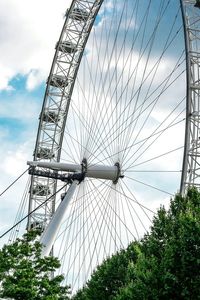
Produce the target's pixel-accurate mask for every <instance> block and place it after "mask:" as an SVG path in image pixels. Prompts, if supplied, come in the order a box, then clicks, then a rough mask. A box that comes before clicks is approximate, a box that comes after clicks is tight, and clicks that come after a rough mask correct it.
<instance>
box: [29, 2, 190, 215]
mask: <svg viewBox="0 0 200 300" xmlns="http://www.w3.org/2000/svg"><path fill="white" fill-rule="evenodd" d="M76 2H77V1H76V0H73V1H72V4H71V7H70V9H69V10H68V12H67V17H66V21H65V24H66V22H67V20H70V18H71V13H72V14H73V8H74V5H75V4H76ZM103 2H104V1H98V0H97V1H94V4H97V6H98V8H97V9H96V11H95V13H94V10H93V11H92V9H91V14H92V15H93V16H94V15H96V14H97V12H98V9H100V6H101V4H102V3H103ZM183 2H184V1H180V3H181V5H182V13H183V16H184V17H185V15H184V13H185V12H184V11H183ZM77 13H78V14H79V12H77ZM82 17H83V18H84V16H82V15H81V16H80V15H78V17H77V18H82ZM87 17H88V18H89V16H88V15H87ZM84 21H86V19H85V20H84ZM184 26H186V25H184ZM64 27H65V26H64ZM64 27H63V28H64ZM91 29H92V26H91V28H90V30H91ZM89 32H90V31H89ZM88 36H89V33H88ZM88 36H86V38H85V43H84V46H85V45H86V42H87V39H88ZM61 37H62V34H61ZM59 45H61V38H60V40H59V43H58V44H57V50H56V53H57V52H58V51H59V50H58V49H59ZM81 45H82V44H81ZM64 46H69V45H63V47H64ZM70 47H71V45H70ZM70 51H73V50H70ZM81 51H82V54H81V56H80V61H81V58H82V55H83V51H84V49H82V50H81ZM56 55H57V54H55V57H54V61H53V64H52V67H51V72H50V76H49V78H48V81H47V88H46V92H45V95H48V91H49V86H50V85H51V84H52V85H53V84H58V82H59V80H60V85H61V87H62V78H61V77H55V76H54V74H53V72H52V70H53V69H54V67H55V64H56V59H57V56H56ZM80 61H79V63H78V66H77V71H78V69H79V66H80ZM187 70H188V69H187ZM77 71H76V74H75V77H74V79H73V80H72V81H73V83H72V90H73V87H74V83H75V80H76V75H77ZM52 79H55V81H54V82H52ZM65 87H66V86H65ZM45 97H46V96H45ZM69 104H70V103H69ZM68 109H69V106H68V108H67V114H68ZM45 110H46V107H45V102H43V108H42V113H41V116H44V114H45ZM59 113H60V115H58V116H56V118H57V119H60V118H61V117H62V111H61V109H60V110H59ZM67 114H66V118H65V121H64V123H63V126H64V127H65V123H66V120H67ZM45 117H46V116H45ZM50 117H51V116H50ZM53 118H54V116H52V119H53ZM186 119H187V117H186ZM41 120H42V117H41ZM41 120H40V126H39V128H38V137H37V141H36V148H35V154H34V160H40V159H41V157H39V159H38V158H37V157H36V155H37V153H39V150H40V149H41V148H40V146H39V137H40V134H41V126H42V121H41ZM188 126H189V124H187V125H186V130H187V131H188V128H189V127H188ZM62 134H64V131H63V133H62ZM54 136H55V134H54ZM108 136H109V134H108ZM187 139H188V138H187ZM62 143H63V135H61V139H60V144H59V146H58V147H60V148H59V151H61V148H62ZM97 145H98V144H97ZM93 149H95V147H94V148H93ZM185 149H186V146H185ZM187 149H188V148H187ZM59 151H58V153H59V154H58V156H57V158H56V161H60V155H61V153H60V152H59ZM93 151H94V150H93ZM188 151H189V150H187V151H186V153H185V154H184V157H185V164H187V161H186V158H187V155H188ZM47 154H48V155H50V156H51V152H50V153H47ZM40 155H41V156H42V154H40ZM163 155H164V154H163ZM82 158H84V157H82ZM52 159H53V160H54V159H55V157H50V159H49V160H50V161H51V160H52ZM103 159H104V158H101V160H100V162H102V160H103ZM117 162H118V161H116V160H115V161H114V163H117ZM96 164H97V162H96ZM94 165H95V164H94ZM187 169H188V165H187V166H186V167H185V172H186V173H187V171H188V170H187ZM135 181H137V180H135ZM184 184H185V179H182V183H181V185H182V186H184V187H183V188H181V191H183V190H184V189H185V185H184ZM32 190H33V187H32ZM30 209H31V208H30ZM54 209H55V207H52V212H53V211H54ZM50 213H51V212H50Z"/></svg>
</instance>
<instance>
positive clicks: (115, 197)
mask: <svg viewBox="0 0 200 300" xmlns="http://www.w3.org/2000/svg"><path fill="white" fill-rule="evenodd" d="M199 7H200V4H198V2H197V1H193V0H191V1H187V0H185V1H178V0H177V1H170V0H169V1H166V0H159V1H151V0H150V1H141V0H140V1H139V0H135V1H132V0H124V1H121V0H120V1H119V0H104V1H103V0H73V1H72V3H71V6H70V8H69V9H68V10H67V11H66V15H65V22H64V26H63V29H62V32H61V35H60V38H59V41H58V42H57V44H56V50H55V56H54V59H53V63H52V66H51V70H50V74H49V77H48V79H47V83H46V91H45V95H44V102H43V106H42V110H41V114H40V116H39V127H38V133H37V138H36V146H35V150H34V158H33V161H30V162H28V164H29V166H30V169H29V173H30V175H31V186H30V198H29V220H28V228H29V229H30V228H34V227H40V228H42V229H43V234H42V237H41V242H42V243H43V245H44V249H43V255H48V254H49V252H50V251H53V252H54V254H55V255H56V256H58V257H59V259H60V261H61V264H62V266H61V270H60V272H61V273H63V274H64V275H65V278H66V283H67V284H70V285H71V286H72V288H74V289H77V288H79V287H81V286H82V285H83V284H84V282H86V280H87V279H88V278H89V276H90V274H91V273H92V272H93V270H94V269H95V267H96V266H97V265H98V264H100V263H101V262H102V261H103V259H105V258H106V257H108V256H109V255H112V253H115V252H116V251H118V250H120V249H121V248H125V247H126V246H127V245H128V244H129V243H130V242H131V241H133V240H137V239H139V238H141V237H142V235H143V233H144V232H145V231H146V230H148V228H149V226H150V224H151V221H152V218H153V215H154V212H156V209H157V208H159V206H160V205H161V204H165V203H166V201H167V199H168V200H169V199H170V197H172V196H173V195H174V193H176V192H177V191H180V192H181V193H184V192H185V190H186V189H187V187H188V186H189V185H191V184H192V185H196V186H197V187H198V186H199V184H200V180H199V174H200V171H199V145H200V139H199V136H200V135H199V91H200V84H199V62H200V42H199V32H200V31H199V29H200V25H199V24H200V23H199V19H200V10H199ZM32 212H33V213H32ZM52 249H53V250H52Z"/></svg>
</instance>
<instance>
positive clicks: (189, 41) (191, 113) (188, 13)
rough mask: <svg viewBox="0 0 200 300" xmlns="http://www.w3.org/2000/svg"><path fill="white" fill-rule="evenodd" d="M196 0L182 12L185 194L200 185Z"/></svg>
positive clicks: (199, 37)
mask: <svg viewBox="0 0 200 300" xmlns="http://www.w3.org/2000/svg"><path fill="white" fill-rule="evenodd" d="M195 3H196V1H193V0H190V1H189V0H183V1H181V4H182V15H183V23H184V27H185V44H186V63H187V66H186V69H187V106H186V135H185V147H184V148H185V149H184V160H183V171H182V179H181V188H180V190H181V193H182V194H184V193H185V191H186V190H187V188H188V186H190V185H193V186H197V187H198V188H199V185H200V159H199V157H200V89H199V86H200V73H199V70H200V9H199V8H198V7H195V6H194V4H195Z"/></svg>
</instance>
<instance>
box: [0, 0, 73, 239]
mask: <svg viewBox="0 0 200 300" xmlns="http://www.w3.org/2000/svg"><path fill="white" fill-rule="evenodd" d="M70 3H71V1H70V0H59V1H54V0H1V1H0V27H1V30H0V144H1V147H0V156H1V164H0V173H1V178H0V193H1V192H2V191H3V190H4V189H5V188H6V187H7V186H8V185H9V184H10V183H11V182H12V181H13V180H15V179H16V177H18V176H19V175H20V174H21V173H22V172H23V171H24V170H25V169H26V168H27V166H26V161H27V160H30V159H32V153H33V148H34V143H35V138H36V132H37V126H38V116H39V112H40V110H41V105H42V101H43V95H44V91H45V83H46V79H47V77H48V73H49V69H50V66H51V62H52V58H53V55H54V51H55V44H56V42H57V40H58V37H59V34H60V31H61V28H62V25H63V21H64V15H65V12H66V9H67V8H68V7H69V5H70ZM25 177H26V176H25ZM26 180H27V178H24V177H23V179H22V180H21V181H19V183H18V184H17V185H15V186H14V187H13V188H12V189H10V190H9V191H8V192H7V193H5V195H3V196H1V200H0V201H1V205H0V232H1V233H2V232H4V230H5V228H8V227H9V226H10V225H11V224H12V223H13V221H14V214H15V213H16V209H17V207H18V205H19V201H20V198H21V195H22V193H23V191H24V184H25V182H26ZM13 198H14V199H13ZM14 211H15V213H14ZM8 220H9V221H8Z"/></svg>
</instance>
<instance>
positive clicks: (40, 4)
mask: <svg viewBox="0 0 200 300" xmlns="http://www.w3.org/2000/svg"><path fill="white" fill-rule="evenodd" d="M70 2H71V1H70V0H59V1H55V0H0V28H1V31H0V145H1V147H0V157H1V163H0V174H1V176H0V194H1V192H3V191H4V189H6V188H7V186H9V184H10V183H12V182H13V181H14V180H15V179H16V178H17V177H18V176H19V175H20V174H21V173H22V172H24V171H25V170H26V169H27V165H26V162H27V160H32V154H33V149H34V145H35V138H36V133H37V127H38V117H39V114H40V111H41V106H42V102H43V96H44V92H45V86H46V80H47V77H48V73H49V69H50V66H51V63H52V58H53V55H54V51H55V45H56V42H57V41H58V37H59V35H60V31H61V28H62V25H63V22H64V15H65V12H66V9H67V7H69V5H70ZM135 2H136V1H135ZM135 2H134V3H135ZM139 2H140V9H141V11H140V13H141V15H142V13H143V10H144V8H145V7H146V1H143V0H140V1H139ZM105 3H106V5H107V6H106V15H100V17H98V18H97V20H96V22H95V26H96V27H95V30H94V31H95V34H96V36H95V37H96V38H97V40H98V41H100V40H101V34H102V31H101V30H102V28H103V27H104V26H105V27H106V25H105V24H106V22H107V20H108V19H109V16H110V15H109V14H112V10H111V9H112V1H110V0H107V1H105ZM127 3H128V1H127ZM130 3H131V1H129V4H130ZM152 3H153V4H152V5H153V7H152V10H151V12H152V15H151V18H147V23H148V26H146V27H147V29H146V31H145V34H144V35H143V24H144V23H145V22H143V23H141V24H139V22H138V24H139V25H138V24H137V22H136V21H135V20H134V18H133V22H132V23H130V24H129V25H130V27H129V35H131V36H134V32H135V30H138V26H140V27H141V28H142V30H141V31H140V30H139V35H138V36H139V38H138V40H137V38H136V43H135V48H134V50H133V49H131V47H132V46H131V45H132V40H131V39H129V36H127V37H126V39H125V40H123V34H124V32H125V28H126V27H127V22H126V18H125V17H124V19H123V22H122V26H121V30H120V31H119V35H118V37H117V42H118V49H117V50H118V52H120V51H119V49H120V47H122V49H123V50H122V52H124V53H125V54H126V56H127V57H128V59H127V61H126V63H125V60H124V58H123V57H122V56H119V57H120V59H119V60H118V64H117V72H116V76H115V77H114V79H113V82H114V81H115V80H116V81H118V79H119V78H120V77H119V76H120V74H121V72H122V71H123V72H122V73H123V77H122V79H121V78H120V79H121V80H119V82H120V84H121V85H120V84H119V85H117V86H118V89H117V91H116V92H115V94H118V95H119V94H120V92H121V91H122V90H123V89H124V85H125V83H126V80H127V78H126V77H127V74H129V75H130V70H131V68H132V69H134V68H135V67H136V65H137V61H138V57H139V55H140V54H139V47H140V44H139V43H138V44H137V41H141V39H142V38H143V47H144V48H145V46H144V45H145V43H146V42H147V41H148V38H149V36H150V35H151V26H153V25H152V24H155V23H154V22H152V24H151V20H153V21H155V19H156V12H157V10H156V9H158V3H165V5H166V2H165V1H161V2H160V1H152ZM169 3H170V5H169V7H168V12H167V16H165V17H166V19H167V18H169V17H170V15H171V14H172V15H173V17H174V18H175V20H176V22H175V23H176V24H175V28H176V30H175V31H177V32H178V29H179V27H180V24H179V21H180V19H178V18H180V15H179V16H178V17H177V18H176V17H175V16H174V14H173V13H174V12H173V8H174V6H173V1H169ZM118 4H119V7H118V11H119V12H120V11H121V9H122V4H121V2H120V1H119V2H118ZM120 5H121V6H120ZM131 5H132V3H131ZM154 5H155V9H154ZM127 7H128V6H127ZM162 9H163V8H162ZM117 13H118V12H117ZM117 13H116V14H117ZM154 13H155V15H154ZM125 14H126V16H129V14H131V11H130V12H129V10H128V9H127V11H126V13H125ZM119 15H120V13H119ZM102 20H103V21H104V22H105V23H103V22H102ZM177 20H178V21H177ZM107 24H109V21H108V22H107ZM115 25H116V26H115ZM165 25H166V20H165V21H163V23H162V22H161V33H159V35H158V36H156V38H155V41H154V44H153V47H154V49H153V50H154V51H155V55H154V54H152V53H151V51H150V52H148V51H149V50H145V51H146V52H145V51H144V55H143V56H142V58H141V59H139V61H140V62H139V64H138V66H137V71H136V73H137V76H136V79H135V82H134V85H135V89H136V90H137V89H138V88H139V86H140V82H141V80H142V79H143V72H144V70H145V72H146V73H147V74H148V72H150V75H149V77H148V78H147V80H146V81H145V84H144V86H145V88H144V90H143V91H141V92H139V96H140V98H141V99H143V97H144V98H145V94H147V95H150V96H149V99H151V97H152V99H154V97H155V98H156V97H157V96H158V95H159V93H161V92H162V89H163V88H165V84H164V83H163V78H165V77H164V76H167V75H166V74H170V72H171V70H172V69H173V68H174V65H175V64H176V59H177V57H175V55H174V53H175V52H176V51H177V52H178V53H181V52H182V44H181V43H180V39H178V38H177V39H176V38H174V39H173V46H171V44H170V45H169V47H168V51H167V54H166V56H165V55H164V59H163V60H162V61H161V63H160V64H159V68H158V69H157V70H156V71H155V73H154V72H152V73H151V70H152V68H153V70H155V69H156V68H155V66H156V62H157V60H158V57H159V55H160V50H161V49H162V47H164V45H165V42H166V40H165V39H163V38H162V39H161V34H162V35H163V36H165V35H166V36H167V35H168V34H169V31H170V27H167V26H166V27H165ZM170 25H171V24H170ZM116 27H117V23H116V24H113V26H112V29H111V33H110V36H111V38H110V43H111V45H112V43H114V38H113V37H114V34H113V35H112V33H116ZM179 33H180V32H179ZM107 35H109V34H108V33H107ZM91 36H92V35H91ZM180 36H181V33H180ZM104 38H105V40H104V39H103V38H102V42H99V44H98V45H99V46H98V47H96V48H95V50H94V52H90V49H91V48H92V44H94V43H95V42H96V41H95V38H94V39H93V38H92V37H91V39H89V40H88V44H87V50H86V55H84V56H83V64H82V66H83V67H82V66H81V67H80V69H79V71H80V72H79V75H78V80H77V83H76V85H75V93H74V95H73V97H74V98H75V99H78V97H80V102H79V103H82V106H83V107H81V108H83V111H84V101H83V100H87V101H88V103H89V105H90V107H93V106H92V105H93V104H92V103H93V102H95V100H94V98H93V96H94V95H95V93H96V91H92V92H91V93H90V94H89V90H92V83H91V82H92V81H93V79H94V78H95V79H96V80H97V81H96V82H97V83H98V84H100V83H101V78H99V77H98V76H99V75H96V74H95V71H93V69H94V70H95V67H96V66H97V65H98V64H99V65H100V64H101V62H102V61H103V57H104V54H105V53H106V55H105V57H107V60H108V61H109V62H108V64H105V65H104V64H103V63H102V65H101V66H100V68H101V72H102V74H107V70H108V69H109V71H110V73H109V72H108V73H109V76H110V77H112V75H113V74H114V70H115V68H116V60H117V55H118V53H117V51H116V53H115V55H113V56H112V55H111V52H112V51H111V50H112V49H108V45H107V46H106V36H104ZM123 44H126V47H123V46H122V45H123ZM109 46H110V44H109ZM110 48H112V47H111V46H110ZM130 49H131V50H132V51H130ZM128 51H130V53H131V55H130V56H129V54H128ZM148 53H150V54H152V55H149V57H148ZM96 58H98V59H96ZM99 61H100V63H99ZM146 61H148V64H147V65H145V64H146ZM180 65H181V64H180ZM84 66H86V68H85V69H86V70H85V69H84ZM87 66H92V67H91V69H90V72H91V74H89V71H88V70H87ZM130 66H131V68H130ZM97 67H98V66H97ZM181 68H184V67H183V65H182V66H181V67H180V71H179V70H178V68H177V72H174V73H173V74H174V75H173V76H174V77H175V76H176V75H178V74H179V72H181V71H182V69H181ZM85 72H88V73H87V76H85V74H86V73H85ZM112 72H113V73H112ZM89 76H90V77H89ZM109 76H108V77H109ZM173 76H172V79H170V80H173ZM88 78H90V79H91V80H87V79H88ZM184 78H185V77H184V75H183V76H181V77H180V78H179V79H178V80H177V81H176V87H175V88H174V86H173V85H172V86H171V87H169V89H168V93H166V94H165V93H164V94H163V98H162V101H161V103H159V105H158V110H157V111H155V112H153V114H151V118H149V120H148V121H147V124H146V125H145V127H144V131H143V133H142V134H141V135H140V140H142V138H145V137H146V136H148V134H149V132H151V131H152V130H153V129H154V128H156V126H158V124H160V123H161V122H162V120H163V119H164V118H165V117H166V115H167V114H168V111H169V109H170V108H171V109H173V107H174V103H175V101H180V99H182V97H183V96H184V91H183V86H184ZM98 80H99V81H98ZM160 83H162V85H161V86H159V84H160ZM98 84H97V85H98ZM132 84H133V83H132V82H131V81H130V82H128V85H127V86H128V88H127V90H126V94H127V95H128V96H129V97H130V95H132V94H131V93H132ZM100 85H101V84H100ZM109 85H110V82H109V81H108V82H105V84H104V85H103V90H104V89H105V91H106V90H107V88H108V86H109ZM101 88H102V87H101ZM82 91H84V93H83V92H82ZM97 93H98V92H97ZM152 95H153V96H152ZM84 97H85V98H84ZM124 98H125V97H124ZM136 98H137V94H136ZM111 99H112V98H111V95H110V94H109V93H108V97H107V99H106V101H105V102H103V101H102V102H100V104H99V107H100V109H99V110H100V111H103V112H105V111H106V113H109V110H110V109H111V108H110V103H111V102H112V101H111ZM149 101H150V100H149ZM72 103H75V104H76V100H75V101H74V102H72ZM123 105H124V103H123V101H122V106H121V108H120V111H118V113H120V112H121V111H122V110H123V108H124V107H123ZM145 105H146V104H145ZM80 106H81V104H80ZM183 106H184V105H183ZM180 110H181V109H180ZM144 114H145V113H144ZM146 114H147V115H148V111H147V113H146ZM97 115H98V111H97ZM131 116H132V115H131V110H130V111H128V112H127V113H126V114H125V118H127V119H128V120H129V121H130V120H131ZM70 117H71V120H72V121H74V120H73V118H74V119H76V118H75V117H74V115H73V114H72V115H70V112H69V120H70ZM173 117H174V116H173ZM173 117H171V119H170V118H169V120H168V122H170V121H171V120H172V119H173ZM181 117H182V115H181ZM94 119H95V118H94ZM76 121H79V120H76ZM101 121H102V123H103V122H104V119H102V120H101ZM111 121H112V120H111ZM129 121H128V122H129ZM84 122H85V124H84ZM84 122H83V123H82V122H79V125H78V126H79V127H77V128H78V130H79V129H80V128H81V127H84V126H82V124H84V125H85V127H87V117H86V118H85V119H84ZM140 122H141V123H140ZM74 123H75V122H74ZM94 123H95V122H94ZM127 124H128V123H127ZM161 124H162V123H161ZM95 125H96V124H95ZM108 125H109V122H108ZM130 125H132V124H131V123H130ZM147 125H148V126H147ZM116 126H117V124H116ZM137 126H138V127H137ZM139 126H142V121H138V122H137V123H136V133H137V130H138V132H139V128H140V127H139ZM164 126H166V124H165V125H163V127H162V126H161V128H164ZM68 129H69V131H70V130H72V128H71V127H69V128H68ZM110 129H112V128H111V127H110V128H109V126H106V127H105V130H104V132H100V134H99V133H97V135H96V136H92V134H91V135H90V137H88V135H87V134H88V132H86V133H85V136H84V138H85V142H86V144H87V143H89V142H90V143H91V144H92V141H93V139H95V138H97V144H95V145H93V147H94V149H95V147H96V146H97V145H98V143H99V147H96V150H95V151H94V153H95V154H96V153H98V155H99V157H101V153H100V152H101V149H102V148H101V146H102V145H100V142H99V141H101V138H102V137H103V136H106V135H107V134H108V135H109V132H110ZM114 130H115V129H114ZM181 130H182V131H183V127H173V128H172V129H171V130H169V131H168V132H167V134H166V135H165V136H164V137H161V138H160V140H159V141H158V143H157V144H156V145H154V146H153V147H152V148H151V147H150V151H149V153H148V154H146V156H145V154H144V156H142V155H143V153H142V150H139V151H138V152H137V148H135V151H136V153H137V156H136V159H137V162H138V165H136V169H137V171H138V170H139V171H140V170H141V169H143V165H142V166H140V162H141V161H145V160H147V161H148V159H149V158H151V157H153V156H156V155H158V154H159V153H160V152H159V151H161V153H163V152H165V151H166V149H172V147H173V145H175V144H176V143H179V140H180V143H181V142H182V140H181V138H182V137H181V135H180V134H179V133H180V131H181ZM91 132H92V131H90V133H91ZM114 132H115V131H114ZM125 132H126V133H127V136H128V137H129V138H130V140H128V139H127V140H128V141H127V146H129V145H130V144H129V143H130V142H131V139H133V137H132V136H131V135H130V132H129V128H128V126H127V128H125ZM92 133H94V134H96V133H95V132H92ZM98 134H99V136H98ZM139 134H140V132H139ZM88 141H89V142H88ZM151 141H152V140H150V141H149V144H148V143H147V145H150V142H151ZM67 142H68V141H67ZM67 142H64V143H63V145H64V149H65V151H66V152H70V150H71V149H70V148H72V150H71V151H72V152H73V145H71V144H69V143H67ZM112 146H113V147H118V145H117V143H113V145H112ZM119 147H120V146H119ZM170 147H171V148H170ZM127 148H128V147H127ZM159 148H160V149H159ZM74 150H76V149H74ZM74 152H75V151H74ZM117 154H118V153H117ZM84 155H86V154H84ZM88 155H89V153H88ZM140 156H141V157H142V158H141V160H140ZM113 159H115V158H113ZM170 159H171V161H170V160H165V159H162V160H157V161H153V163H152V162H150V163H149V164H148V163H147V168H149V169H150V168H153V169H154V168H156V169H157V170H162V169H165V170H171V169H173V168H174V169H175V170H176V169H177V168H178V167H179V166H180V161H181V159H182V157H181V156H180V155H177V154H176V153H171V155H170ZM129 160H131V154H128V155H127V158H126V163H127V166H128V163H129ZM169 161H170V164H169ZM177 162H178V163H177ZM140 168H141V169H140ZM127 169H128V167H127ZM135 174H136V173H135ZM137 176H138V177H137V179H138V180H139V181H140V180H141V181H143V180H144V181H145V182H149V181H148V180H149V179H150V183H151V179H152V178H151V175H149V173H146V174H145V175H143V177H142V175H140V173H137ZM173 176H174V175H173V174H172V175H171V181H170V182H169V177H167V175H166V176H165V174H162V175H161V174H160V173H157V174H154V181H155V180H156V183H155V185H156V184H158V185H159V184H160V183H161V186H163V188H165V189H166V190H167V189H168V188H169V190H170V192H171V188H172V189H173V192H176V190H174V189H176V188H175V187H177V185H176V183H175V180H173V179H174V178H175V177H173ZM152 177H153V176H152ZM27 180H28V176H27V174H26V175H24V176H23V177H22V178H21V179H20V180H19V181H18V182H17V184H15V185H14V186H13V187H11V188H10V189H9V190H8V191H6V192H5V193H4V194H3V195H2V196H1V197H0V234H2V233H4V232H5V231H6V230H7V229H8V228H9V227H10V226H12V225H13V222H14V218H15V215H16V211H17V209H18V207H19V204H20V200H21V198H22V197H23V193H24V189H25V187H26V183H27ZM139 181H138V182H134V184H133V182H132V181H130V180H129V179H128V178H127V183H128V184H130V185H134V188H135V190H136V192H137V194H138V195H139V196H140V197H141V198H143V199H151V203H150V201H149V202H148V200H146V203H145V205H147V206H148V207H149V206H151V208H152V209H154V208H158V205H159V200H158V201H157V199H158V198H157V194H156V193H155V190H152V189H151V188H148V187H147V186H145V187H144V186H143V188H142V189H141V184H140V182H139ZM152 182H153V180H152ZM170 185H171V186H170ZM86 187H87V186H86ZM82 189H83V188H82ZM95 191H96V190H95ZM82 192H83V191H82ZM127 194H128V195H129V196H130V197H132V195H131V193H127ZM111 196H112V195H111ZM98 197H99V196H98V195H97V199H98ZM162 197H163V195H162ZM111 198H112V197H111ZM113 199H114V196H113ZM166 199H167V200H166ZM169 199H170V196H169V194H168V195H166V194H164V198H163V200H164V201H165V200H166V203H167V201H168V203H169ZM119 208H120V207H119ZM126 209H127V211H128V207H126ZM122 210H123V209H122ZM121 213H123V212H121ZM86 214H87V212H86ZM129 219H130V216H129ZM92 221H93V220H92ZM90 222H91V220H90ZM80 223H81V221H80ZM97 223H98V222H97ZM119 231H120V229H119ZM6 241H7V237H6V238H5V239H3V240H2V241H0V245H1V244H2V242H6Z"/></svg>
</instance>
